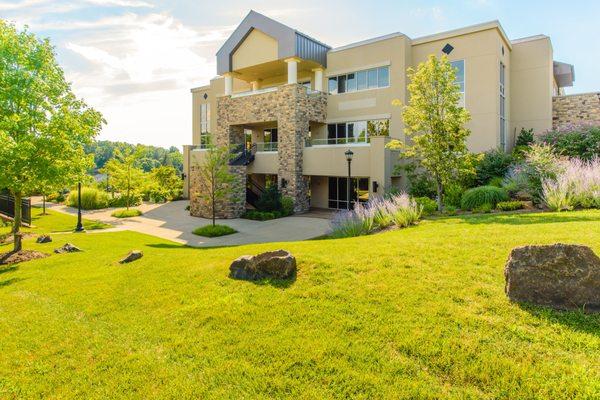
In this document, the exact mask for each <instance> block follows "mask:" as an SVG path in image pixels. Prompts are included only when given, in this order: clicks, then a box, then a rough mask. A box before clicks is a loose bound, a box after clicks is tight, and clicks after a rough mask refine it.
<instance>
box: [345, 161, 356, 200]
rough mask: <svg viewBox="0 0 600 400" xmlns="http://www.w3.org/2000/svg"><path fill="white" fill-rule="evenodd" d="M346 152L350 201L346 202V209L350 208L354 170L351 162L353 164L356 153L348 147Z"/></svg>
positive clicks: (348, 198)
mask: <svg viewBox="0 0 600 400" xmlns="http://www.w3.org/2000/svg"><path fill="white" fill-rule="evenodd" d="M344 154H345V155H346V161H348V184H347V185H346V186H347V187H348V197H347V200H348V201H347V202H346V209H347V210H350V200H351V199H350V186H351V182H352V172H351V171H352V170H351V169H350V168H351V167H350V164H352V156H354V153H353V152H352V150H350V149H348V150H346V152H345V153H344Z"/></svg>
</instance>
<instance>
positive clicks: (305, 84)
mask: <svg viewBox="0 0 600 400" xmlns="http://www.w3.org/2000/svg"><path fill="white" fill-rule="evenodd" d="M300 85H302V86H304V87H305V88H306V89H307V90H311V89H312V88H311V86H310V81H304V82H300Z"/></svg>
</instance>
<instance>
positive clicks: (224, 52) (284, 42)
mask: <svg viewBox="0 0 600 400" xmlns="http://www.w3.org/2000/svg"><path fill="white" fill-rule="evenodd" d="M253 29H258V30H260V31H262V32H264V33H266V34H267V35H269V36H271V37H272V38H274V39H275V40H277V56H278V58H279V59H283V58H289V57H300V58H302V59H305V60H312V61H315V62H317V63H319V64H321V65H323V66H324V67H326V66H327V51H329V49H331V47H329V46H328V45H326V44H324V43H321V42H319V41H318V40H315V39H313V38H311V37H310V36H308V35H305V34H303V33H301V32H298V31H297V30H295V29H292V28H290V27H289V26H287V25H284V24H282V23H281V22H277V21H275V20H273V19H271V18H269V17H266V16H264V15H262V14H260V13H257V12H256V11H254V10H251V11H250V12H249V13H248V15H246V18H244V19H243V20H242V22H241V23H240V25H239V26H238V27H237V28H236V29H235V30H234V31H233V33H232V34H231V36H229V39H227V40H226V41H225V44H223V46H222V47H221V48H220V49H219V51H217V74H219V75H223V74H224V73H227V72H231V57H232V55H233V53H235V51H236V50H237V48H238V47H239V46H240V45H241V44H242V43H243V42H244V39H246V37H248V35H249V34H250V32H252V30H253Z"/></svg>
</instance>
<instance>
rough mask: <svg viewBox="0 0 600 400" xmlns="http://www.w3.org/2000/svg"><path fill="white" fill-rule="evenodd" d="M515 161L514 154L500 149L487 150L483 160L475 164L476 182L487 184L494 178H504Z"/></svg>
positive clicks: (480, 184) (477, 183) (479, 184)
mask: <svg viewBox="0 0 600 400" xmlns="http://www.w3.org/2000/svg"><path fill="white" fill-rule="evenodd" d="M513 161H514V159H513V156H512V155H510V154H508V153H506V152H504V151H502V150H500V149H496V150H490V151H487V152H485V153H484V154H483V158H482V159H481V161H479V163H478V164H477V165H476V166H475V184H476V185H478V186H482V185H487V184H489V182H490V180H492V179H494V178H497V177H500V178H503V177H504V176H505V175H506V173H507V172H508V170H509V168H510V166H511V164H512V163H513Z"/></svg>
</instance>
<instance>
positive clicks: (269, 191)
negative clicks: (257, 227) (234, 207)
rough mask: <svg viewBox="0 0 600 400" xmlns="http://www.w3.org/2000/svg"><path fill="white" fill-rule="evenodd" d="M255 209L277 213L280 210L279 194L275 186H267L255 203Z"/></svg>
mask: <svg viewBox="0 0 600 400" xmlns="http://www.w3.org/2000/svg"><path fill="white" fill-rule="evenodd" d="M256 208H257V209H258V210H259V211H279V210H281V193H279V190H278V189H277V186H275V185H271V186H267V188H266V189H265V191H264V192H263V193H262V194H261V195H260V197H259V199H258V200H257V201H256Z"/></svg>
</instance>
